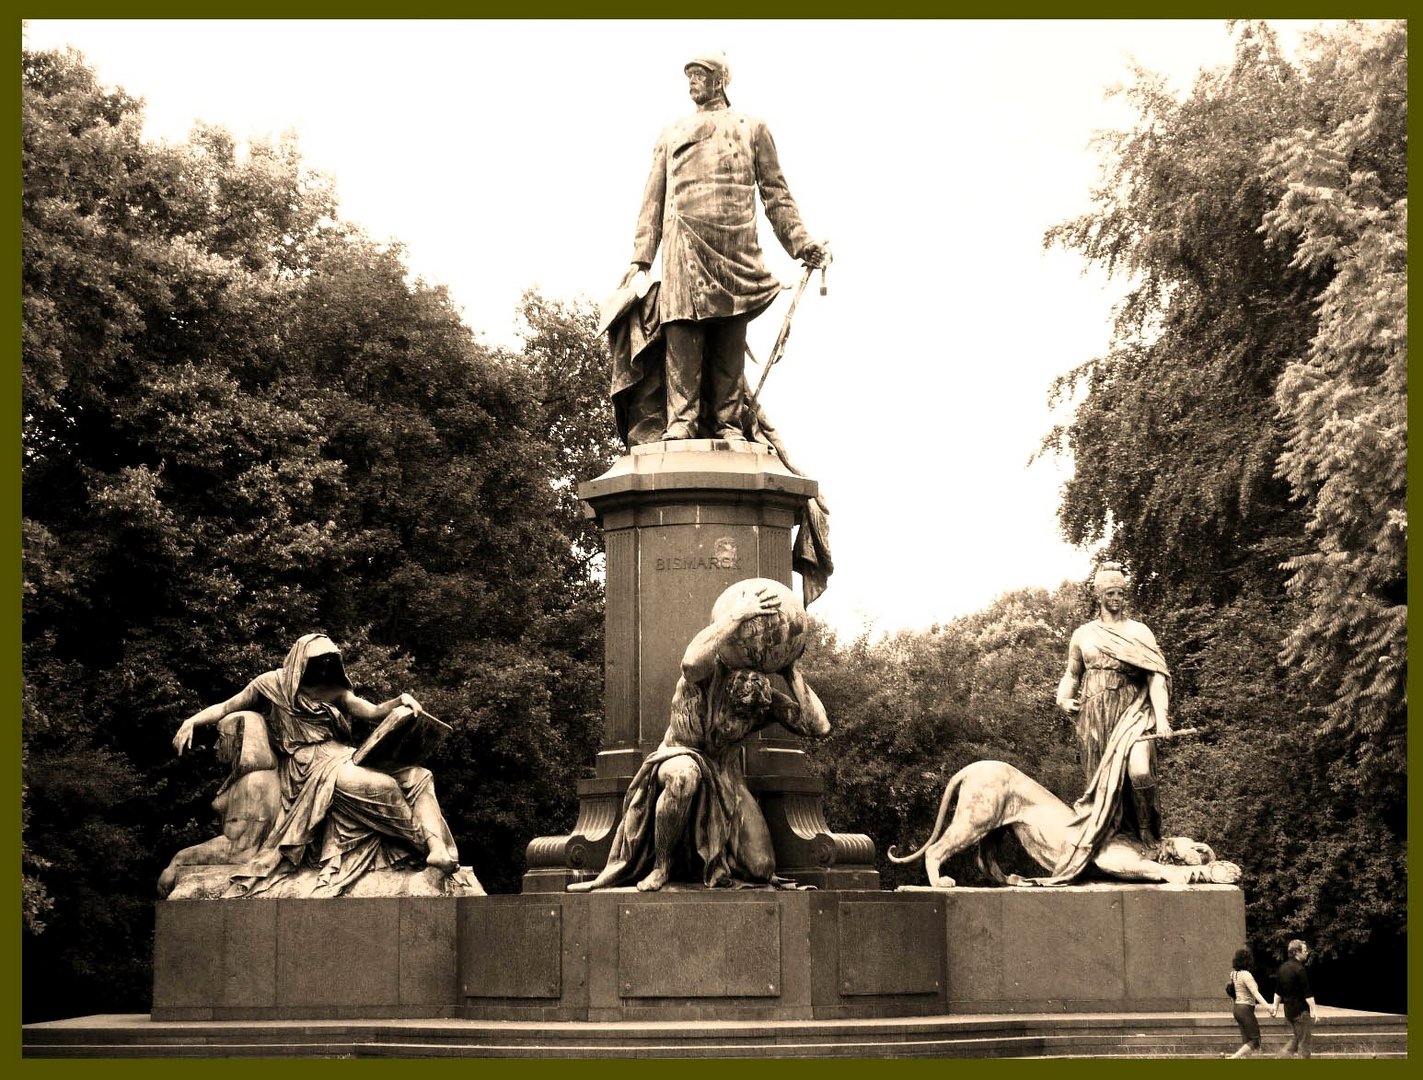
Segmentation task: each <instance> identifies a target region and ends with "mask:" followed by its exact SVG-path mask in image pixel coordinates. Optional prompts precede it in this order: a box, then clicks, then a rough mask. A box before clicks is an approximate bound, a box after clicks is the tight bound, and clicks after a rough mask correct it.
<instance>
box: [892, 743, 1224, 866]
mask: <svg viewBox="0 0 1423 1080" xmlns="http://www.w3.org/2000/svg"><path fill="white" fill-rule="evenodd" d="M955 795H957V796H958V804H957V805H956V806H955V807H954V815H953V820H951V821H950V822H949V824H948V827H947V828H945V827H944V818H945V817H946V815H947V813H948V809H949V804H950V803H951V802H953V800H954V796H955ZM1076 820H1077V815H1076V814H1075V812H1074V810H1073V809H1072V807H1070V806H1068V805H1067V804H1066V803H1065V802H1063V801H1062V800H1061V799H1059V798H1058V797H1057V796H1056V795H1054V794H1053V793H1052V792H1051V791H1049V790H1048V789H1047V788H1045V787H1043V786H1042V785H1041V784H1039V783H1038V782H1037V781H1036V780H1034V779H1033V778H1032V777H1030V776H1028V775H1026V774H1025V773H1023V772H1021V771H1019V770H1018V769H1015V768H1014V767H1013V766H1012V765H1009V764H1008V763H1007V762H1004V761H975V762H974V763H973V764H972V765H968V766H965V767H964V768H962V769H960V770H959V771H958V772H957V773H955V774H954V776H953V778H952V779H950V780H949V783H948V786H947V787H946V788H945V789H944V797H943V799H942V800H941V801H940V802H939V816H938V819H937V820H936V821H935V822H934V831H933V832H932V833H931V834H930V836H929V839H928V840H927V841H926V842H925V843H924V845H923V846H922V847H920V848H918V849H917V850H916V851H913V852H911V853H910V854H908V855H898V854H896V852H895V849H894V848H893V847H891V848H890V849H889V852H888V856H889V861H890V862H892V863H898V864H901V865H902V864H904V863H908V862H913V861H914V860H915V859H917V858H918V857H919V856H920V855H923V856H924V870H925V872H926V873H927V874H928V876H929V884H930V885H931V886H932V887H934V888H936V889H948V888H953V886H954V879H953V878H951V877H948V876H947V875H945V874H944V873H943V865H944V862H945V861H946V860H947V859H948V858H949V857H950V856H952V855H957V854H958V853H959V852H961V851H964V850H966V849H968V848H969V847H971V846H972V845H974V844H982V843H983V842H984V841H991V840H993V839H995V838H996V837H997V835H998V834H1000V830H1004V829H1012V830H1013V835H1014V836H1016V837H1017V838H1018V841H1019V843H1021V844H1022V845H1023V849H1024V850H1025V851H1026V852H1027V853H1028V854H1029V855H1030V856H1031V857H1032V858H1033V860H1034V861H1035V862H1036V863H1037V864H1038V865H1039V866H1042V867H1044V868H1045V869H1047V870H1049V871H1051V872H1053V873H1058V872H1059V868H1060V867H1063V866H1065V865H1067V863H1068V861H1069V859H1070V858H1071V856H1072V855H1073V852H1074V848H1075V845H1076V843H1077V842H1078V841H1079V839H1080V837H1081V836H1082V831H1081V829H1080V828H1076V827H1074V822H1075V821H1076ZM982 854H983V849H982V848H980V863H981V864H982V861H983V860H982ZM1091 863H1092V865H1094V866H1096V867H1097V869H1098V870H1101V871H1102V872H1103V873H1105V874H1109V875H1110V876H1112V877H1115V878H1121V879H1123V880H1126V881H1155V882H1167V883H1171V884H1177V885H1188V884H1194V883H1198V882H1214V883H1217V884H1234V883H1235V882H1237V881H1239V880H1240V877H1241V871H1240V867H1239V866H1237V865H1236V864H1235V863H1232V862H1225V861H1222V860H1217V859H1216V857H1215V852H1213V851H1212V850H1211V849H1210V848H1209V847H1208V846H1207V845H1205V844H1200V843H1197V842H1196V841H1194V840H1191V839H1188V838H1187V837H1184V836H1173V837H1169V838H1168V839H1165V840H1162V841H1161V843H1160V844H1159V845H1158V846H1157V847H1156V849H1155V850H1154V851H1153V850H1151V849H1149V848H1146V847H1145V846H1144V845H1142V844H1140V843H1139V842H1137V841H1136V840H1134V839H1132V838H1130V837H1128V836H1127V835H1125V834H1120V833H1119V834H1116V835H1114V836H1111V837H1109V838H1108V839H1106V840H1105V841H1104V842H1102V843H1101V845H1100V846H1099V847H1098V848H1097V850H1096V852H1095V853H1094V854H1093V856H1092V858H1091ZM1006 880H1008V882H1009V883H1010V884H1030V883H1031V881H1030V880H1024V879H1017V878H1008V879H1006ZM1052 880H1054V881H1055V883H1061V879H1052Z"/></svg>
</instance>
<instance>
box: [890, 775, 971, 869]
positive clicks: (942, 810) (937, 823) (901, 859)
mask: <svg viewBox="0 0 1423 1080" xmlns="http://www.w3.org/2000/svg"><path fill="white" fill-rule="evenodd" d="M966 772H968V770H967V769H960V770H959V771H958V772H956V773H954V775H953V776H952V777H951V778H950V779H949V782H948V784H947V785H946V786H945V787H944V797H943V798H942V799H940V800H939V816H938V817H937V818H935V819H934V828H933V829H932V830H931V831H930V833H929V839H927V840H925V841H924V843H923V844H921V845H920V846H919V847H918V848H917V849H916V850H914V851H911V852H910V853H909V854H908V855H897V854H895V848H894V845H892V844H891V845H890V848H889V850H888V851H886V852H885V855H886V856H887V857H888V859H889V861H890V862H892V863H898V864H901V865H902V864H904V863H908V862H913V861H914V860H915V859H917V858H919V856H921V855H923V854H924V851H925V849H927V848H928V847H929V845H930V844H932V843H933V842H934V841H935V840H937V839H939V834H940V833H942V832H943V831H944V821H945V820H946V819H947V818H948V816H949V804H950V803H952V802H953V801H954V796H955V795H957V794H958V790H959V785H961V784H962V783H963V778H964V773H966Z"/></svg>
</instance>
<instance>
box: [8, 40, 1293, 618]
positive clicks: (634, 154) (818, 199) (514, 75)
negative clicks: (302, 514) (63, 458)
mask: <svg viewBox="0 0 1423 1080" xmlns="http://www.w3.org/2000/svg"><path fill="white" fill-rule="evenodd" d="M1275 25H1276V27H1277V29H1278V30H1279V32H1280V35H1281V40H1282V42H1283V44H1284V45H1285V47H1286V49H1287V50H1288V49H1292V48H1293V47H1295V45H1296V44H1297V42H1298V41H1299V36H1300V34H1301V33H1302V32H1303V31H1305V30H1307V29H1309V28H1311V27H1312V26H1314V25H1315V24H1314V23H1310V22H1281V23H1276V24H1275ZM25 43H26V45H27V46H28V47H30V48H36V49H38V48H49V47H56V46H62V45H72V46H74V47H76V48H78V49H79V50H80V51H81V52H83V53H84V54H85V56H86V57H87V59H88V60H89V62H90V63H91V64H93V65H94V66H95V68H96V70H97V72H98V75H99V78H100V80H101V81H102V82H104V83H105V84H108V85H118V86H122V87H123V88H124V89H125V90H127V91H128V92H129V93H130V94H133V95H136V96H139V97H142V98H143V99H144V100H145V104H146V117H147V123H146V127H145V135H146V136H147V137H150V138H155V139H167V140H169V141H182V140H183V139H185V138H186V137H187V135H188V133H189V131H190V130H191V128H192V126H193V124H194V123H195V122H197V121H202V122H205V123H210V124H217V125H220V126H222V127H225V128H227V129H228V130H229V131H231V132H232V133H233V134H234V135H235V136H237V137H238V138H239V139H255V138H269V137H275V136H278V135H280V134H281V133H283V132H286V131H292V132H295V133H296V135H297V137H298V140H299V144H300V146H301V150H302V154H303V157H304V158H305V160H306V162H307V163H308V165H309V166H310V167H312V168H314V169H318V170H320V171H322V172H325V173H327V174H329V175H331V176H332V177H333V178H334V180H335V182H336V187H337V192H338V196H339V199H340V205H341V214H342V217H343V218H344V219H345V220H347V221H352V222H355V223H358V224H359V225H361V226H362V227H363V228H364V229H365V230H366V231H367V232H368V233H369V234H370V235H371V236H373V237H375V238H376V239H379V240H395V241H399V242H400V243H401V244H403V245H404V247H405V250H406V258H407V264H408V265H409V267H410V268H411V270H412V272H413V273H414V274H415V275H417V276H418V277H420V278H422V279H424V280H425V281H428V282H431V283H434V284H441V285H444V286H446V287H447V288H448V289H449V292H450V295H451V297H452V299H453V300H454V302H455V304H456V306H457V307H458V308H459V309H460V310H461V312H462V315H463V317H464V319H465V321H466V323H467V324H468V325H469V326H470V327H471V328H472V329H473V330H474V331H475V333H476V334H477V335H478V336H479V337H480V338H482V339H483V340H485V341H487V342H488V343H490V344H493V345H506V346H517V344H518V336H517V335H518V325H517V323H518V319H517V308H518V304H519V298H520V296H521V295H522V293H523V292H524V290H525V289H527V288H530V287H537V288H539V289H540V290H541V291H542V292H543V293H544V295H545V296H548V297H552V298H558V299H563V300H574V299H577V298H579V297H586V298H589V299H591V300H593V301H597V300H598V299H600V298H602V297H603V296H605V295H606V294H607V293H609V292H611V291H612V290H613V288H614V287H615V286H616V285H617V284H618V281H619V278H620V277H621V275H622V273H623V271H624V270H625V269H626V267H627V264H628V260H629V258H630V257H631V251H632V240H633V232H634V226H635V223H636V218H637V212H638V208H639V204H640V201H641V195H642V189H643V185H644V183H645V182H646V179H647V171H648V167H649V165H650V163H651V154H652V147H653V143H654V141H655V138H656V136H657V133H658V131H659V130H660V129H661V128H662V127H663V126H665V125H666V124H667V123H669V122H671V121H672V120H675V119H677V118H678V117H680V116H682V115H685V114H686V113H688V112H690V111H691V110H692V108H693V106H692V104H691V102H690V100H689V99H688V97H687V87H686V78H685V76H684V75H683V73H682V66H683V64H684V63H685V61H686V60H687V59H689V58H690V57H692V56H693V55H696V54H697V53H700V52H703V51H705V50H707V49H720V50H723V51H724V52H725V53H726V55H727V58H728V60H729V62H730V65H731V71H732V78H731V82H730V85H729V87H728V97H729V99H730V102H731V105H732V107H733V108H734V109H736V110H738V111H742V112H746V113H750V114H753V115H756V116H760V117H762V118H764V119H765V120H766V122H767V124H768V125H769V127H770V130H771V132H772V135H773V137H774V139H775V142H776V146H777V149H778V151H779V155H780V160H781V165H782V167H783V169H784V172H785V175H786V178H787V180H788V182H789V185H790V190H791V192H792V194H793V195H794V196H795V198H796V201H797V203H798V204H799V207H800V211H801V215H802V217H803V219H804V220H805V223H806V226H807V227H808V229H809V230H810V232H811V233H812V235H814V236H815V237H816V238H819V239H828V240H829V242H830V246H831V250H832V252H833V253H834V257H835V262H834V264H833V265H832V266H831V267H830V270H829V272H828V274H827V278H826V283H827V289H828V291H827V295H825V296H820V295H819V294H818V292H817V290H816V289H814V288H811V289H808V290H807V291H806V294H805V296H804V298H803V299H802V301H801V303H800V306H799V308H798V309H797V312H796V315H795V320H794V322H793V324H792V333H791V335H790V338H789V340H788V343H787V347H786V351H785V355H784V359H783V360H782V362H781V363H780V364H779V365H777V367H776V369H775V370H774V371H773V373H772V374H771V375H770V377H769V379H768V381H767V383H766V389H765V391H764V393H763V395H762V399H761V401H762V404H763V405H764V406H765V408H766V411H767V413H768V414H769V416H770V417H771V418H772V420H773V421H774V422H775V424H776V426H777V428H778V429H779V430H780V433H781V436H782V438H783V439H784V440H785V442H786V445H787V449H788V450H789V452H790V454H791V457H792V458H793V460H794V461H795V462H796V464H797V465H798V467H800V468H801V469H803V470H804V471H806V472H807V473H808V474H809V475H811V476H812V477H814V478H815V479H816V480H817V481H818V482H819V483H820V486H821V491H822V493H823V494H824V495H825V497H826V499H827V500H828V502H829V504H830V508H831V543H832V549H833V552H834V559H835V574H834V576H833V577H832V578H831V581H830V588H829V591H828V592H826V594H825V595H824V596H823V597H821V598H820V599H819V600H818V601H816V603H815V605H814V607H813V608H812V609H811V610H812V614H814V615H816V616H817V617H819V618H820V619H822V620H823V621H825V622H827V623H829V624H830V625H831V626H832V627H834V628H835V629H836V630H838V631H840V632H841V633H843V634H854V633H857V632H860V631H861V630H866V629H867V630H869V631H871V632H872V633H880V632H890V631H894V630H897V629H915V628H923V627H927V626H930V625H932V624H934V623H941V622H946V621H948V620H950V619H952V618H954V617H957V616H960V615H965V614H969V613H971V612H974V611H977V610H980V609H981V608H983V607H985V606H987V605H988V604H989V603H990V602H992V600H993V599H994V598H995V597H996V596H998V595H999V594H1001V593H1004V592H1007V591H1009V590H1012V589H1016V588H1020V587H1023V586H1045V587H1048V588H1053V587H1056V586H1057V585H1059V584H1061V583H1062V582H1063V581H1064V580H1069V579H1071V580H1081V579H1083V578H1085V577H1087V576H1088V575H1089V573H1090V570H1091V565H1092V560H1091V555H1092V553H1091V552H1089V551H1085V550H1081V549H1077V548H1074V547H1072V546H1070V545H1068V544H1067V543H1066V542H1065V541H1064V540H1063V539H1062V537H1061V534H1060V532H1059V529H1058V525H1057V518H1056V512H1057V504H1058V497H1059V492H1060V489H1061V486H1062V484H1063V482H1064V481H1065V480H1066V479H1067V478H1068V477H1069V476H1070V475H1071V462H1070V460H1064V459H1060V458H1054V457H1051V456H1049V457H1042V458H1037V459H1036V460H1033V463H1032V464H1031V465H1030V464H1029V462H1030V460H1032V459H1033V458H1034V455H1035V452H1036V451H1037V450H1038V448H1039V446H1040V444H1041V442H1042V439H1043V436H1044V435H1045V434H1046V433H1047V432H1048V431H1049V430H1050V429H1051V428H1052V427H1053V425H1054V424H1056V423H1062V422H1065V421H1066V420H1068V419H1069V413H1068V411H1067V409H1068V408H1070V406H1066V407H1059V408H1058V410H1057V411H1056V412H1054V411H1053V410H1051V409H1050V408H1049V400H1048V390H1049V386H1050V384H1051V383H1052V381H1053V379H1054V378H1055V377H1057V376H1058V375H1061V374H1063V373H1065V372H1067V371H1069V370H1071V369H1073V368H1074V367H1076V366H1077V365H1079V364H1080V363H1082V362H1083V361H1086V360H1089V359H1091V358H1093V357H1096V356H1099V355H1102V354H1103V353H1104V352H1105V351H1106V349H1107V347H1108V345H1109V342H1110V337H1111V320H1112V309H1113V305H1114V304H1115V302H1116V301H1117V300H1118V299H1119V298H1120V297H1121V295H1122V293H1123V291H1124V289H1125V284H1126V283H1124V282H1122V281H1107V280H1105V279H1104V278H1103V276H1102V275H1101V274H1100V273H1099V272H1097V271H1096V270H1094V269H1091V268H1087V267H1086V266H1085V265H1084V264H1083V262H1082V260H1081V258H1080V257H1079V256H1078V255H1076V254H1075V253H1071V252H1066V251H1063V250H1060V249H1051V250H1045V249H1044V248H1043V244H1042V238H1043V234H1044V232H1045V231H1046V230H1047V229H1048V228H1050V227H1051V226H1052V225H1054V224H1057V223H1059V222H1062V221H1064V220H1067V219H1069V218H1071V217H1074V216H1076V215H1078V214H1080V213H1083V212H1084V211H1086V210H1087V209H1089V208H1090V205H1091V204H1090V192H1091V188H1092V186H1093V184H1094V182H1095V181H1096V180H1097V179H1098V176H1099V166H1100V161H1101V159H1100V156H1099V154H1098V153H1097V151H1096V150H1094V149H1093V148H1092V145H1091V144H1092V139H1093V136H1094V133H1096V132H1099V131H1102V130H1108V129H1115V128H1124V127H1129V126H1130V125H1131V123H1132V119H1133V118H1132V115H1131V113H1130V111H1129V109H1128V108H1127V106H1126V105H1125V103H1124V102H1123V101H1122V100H1121V99H1120V98H1116V97H1111V96H1109V95H1108V93H1107V92H1108V90H1109V89H1110V88H1111V87H1113V86H1114V85H1120V84H1123V83H1127V82H1130V81H1131V77H1132V70H1133V65H1134V64H1139V65H1140V66H1141V67H1144V68H1145V69H1147V70H1150V71H1153V72H1156V73H1159V74H1161V75H1164V76H1166V77H1167V79H1168V80H1169V84H1170V85H1171V86H1172V88H1173V89H1175V90H1176V91H1177V92H1178V93H1180V94H1184V93H1185V92H1187V91H1188V90H1189V88H1190V86H1191V84H1192V82H1193V81H1194V79H1195V76H1196V74H1197V72H1198V71H1200V70H1201V69H1202V68H1211V67H1217V66H1220V65H1224V64H1227V63H1228V62H1229V60H1230V57H1231V52H1232V42H1231V37H1230V34H1229V32H1228V30H1227V27H1226V25H1225V23H1224V22H1221V21H1217V20H1186V21H1179V20H1152V21H1103V20H1094V21H1087V20H1081V21H1023V20H1015V21H1001V22H996V21H893V22H868V21H866V22H860V21H844V20H834V21H832V20H827V21H754V22H752V21H724V22H723V21H699V20H679V21H668V22H652V21H646V22H644V21H607V22H574V21H540V22H510V21H477V20H475V21H429V20H426V21H409V22H401V21H300V20H294V21H281V22H266V21H257V20H253V21H218V20H209V21H180V20H165V21H146V22H145V21H138V20H123V21H102V20H72V21H61V20H31V21H29V22H28V24H27V29H26V34H25ZM762 247H763V249H764V251H765V253H766V261H767V265H768V267H769V268H770V269H771V271H772V273H774V274H775V275H776V276H777V277H779V278H780V279H781V281H782V282H785V283H794V282H795V281H797V280H798V277H799V267H798V265H797V264H796V263H795V262H794V261H793V260H792V259H791V258H790V257H789V256H788V255H786V253H785V252H784V251H783V250H782V249H781V248H780V246H779V244H778V243H777V242H776V240H775V238H774V237H773V236H772V234H771V233H770V230H769V228H768V227H766V226H765V223H764V221H763V222H762ZM788 304H789V293H786V294H783V295H782V297H781V299H780V300H778V301H777V302H776V304H775V305H773V307H772V308H771V309H770V310H769V311H768V312H767V313H766V314H764V315H762V316H761V317H760V318H759V319H757V320H756V321H755V322H753V323H752V325H751V330H750V334H749V336H748V344H749V345H750V348H751V350H752V352H753V353H754V354H755V355H756V356H757V357H761V358H764V357H766V356H767V355H768V354H769V352H770V350H771V345H772V342H773V341H774V339H775V336H776V333H777V331H778V330H779V328H780V326H781V322H782V319H783V316H784V313H785V309H786V307H787V306H788ZM759 376H760V372H759V370H758V369H756V368H754V367H750V366H748V379H750V380H752V381H753V382H754V381H755V380H756V379H758V378H759ZM609 422H610V423H611V408H610V411H609Z"/></svg>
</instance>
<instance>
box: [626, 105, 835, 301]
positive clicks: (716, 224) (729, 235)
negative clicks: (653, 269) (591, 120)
mask: <svg viewBox="0 0 1423 1080" xmlns="http://www.w3.org/2000/svg"><path fill="white" fill-rule="evenodd" d="M758 189H759V190H760V192H761V202H762V205H763V206H764V207H765V209H766V217H767V219H768V220H769V221H770V222H771V228H772V229H773V230H774V231H775V234H776V238H777V239H778V240H779V241H780V242H781V246H782V247H784V248H785V249H786V252H787V253H788V254H789V255H790V256H791V257H792V258H798V257H799V256H800V254H801V252H802V250H803V249H804V248H805V247H806V245H808V244H810V243H811V238H810V234H809V233H808V232H807V231H806V228H805V225H804V224H803V223H802V222H801V219H800V211H799V210H797V209H796V204H795V200H794V199H793V198H791V193H790V189H789V188H788V187H787V186H786V178H785V175H784V174H783V173H782V172H781V164H780V162H779V161H778V160H777V158H776V144H775V143H774V142H773V141H772V139H771V133H770V131H769V130H767V128H766V124H765V122H764V121H762V120H760V119H758V118H756V117H754V116H747V115H745V114H744V113H738V112H733V111H731V110H730V109H728V108H726V107H725V105H722V104H721V103H720V102H718V103H716V104H715V105H713V106H710V107H708V108H706V109H704V110H703V111H700V112H697V113H694V114H692V115H691V116H688V117H686V118H684V119H682V120H678V121H677V122H676V123H674V124H671V125H670V126H668V127H667V128H665V129H664V130H663V131H662V133H661V135H659V136H658V138H657V146H656V148H655V149H654V150H653V156H652V172H651V174H650V175H649V176H648V178H647V189H646V191H645V192H644V193H643V197H642V212H641V213H640V214H639V215H638V222H637V239H636V241H635V242H634V245H633V257H632V261H633V262H640V263H647V264H650V263H651V262H652V259H653V256H655V255H656V254H657V248H658V244H659V243H660V244H661V246H662V290H661V301H660V305H661V311H660V315H661V318H662V321H663V322H671V321H673V320H675V319H712V318H719V317H722V316H727V315H751V316H754V315H757V314H759V313H760V312H761V311H762V310H763V309H764V308H765V307H766V306H767V305H768V304H769V303H770V302H771V301H772V300H773V299H774V298H775V296H776V293H777V292H778V291H779V289H780V287H781V285H780V282H778V281H777V280H776V279H775V278H774V277H772V276H771V274H770V272H769V271H768V270H767V269H766V267H765V265H764V263H763V262H762V260H761V245H760V242H759V241H758V240H757V237H756V192H757V190H758Z"/></svg>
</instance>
